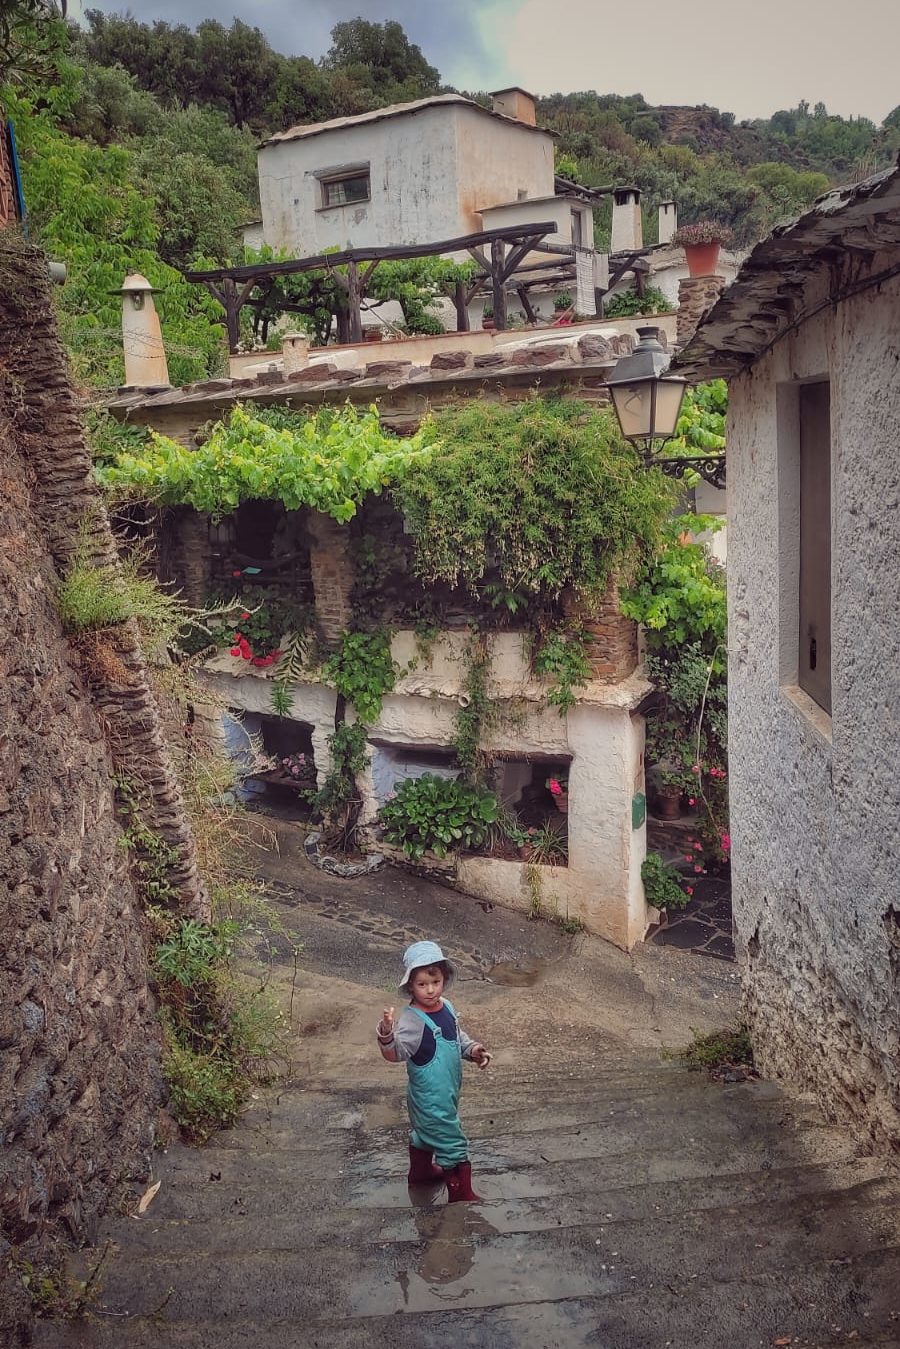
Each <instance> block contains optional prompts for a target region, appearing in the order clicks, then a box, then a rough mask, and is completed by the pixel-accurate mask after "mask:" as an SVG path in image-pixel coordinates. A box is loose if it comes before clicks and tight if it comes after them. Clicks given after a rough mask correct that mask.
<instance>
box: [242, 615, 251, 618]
mask: <svg viewBox="0 0 900 1349" xmlns="http://www.w3.org/2000/svg"><path fill="white" fill-rule="evenodd" d="M249 617H250V615H249V614H241V618H249Z"/></svg>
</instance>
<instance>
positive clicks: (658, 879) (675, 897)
mask: <svg viewBox="0 0 900 1349" xmlns="http://www.w3.org/2000/svg"><path fill="white" fill-rule="evenodd" d="M641 880H642V881H643V882H644V897H645V899H646V900H647V903H648V904H652V905H653V907H654V909H659V911H660V913H661V914H662V915H663V918H665V915H666V914H667V913H668V911H669V909H683V908H684V907H685V906H686V905H687V904H688V903H690V898H691V895H692V893H693V888H692V887H691V886H690V885H684V884H683V882H682V878H681V876H680V875H679V873H678V869H677V867H674V866H673V865H672V863H671V862H667V861H666V860H665V858H664V857H662V856H661V855H660V854H659V853H658V852H648V853H647V856H646V857H645V858H644V860H643V862H642V863H641Z"/></svg>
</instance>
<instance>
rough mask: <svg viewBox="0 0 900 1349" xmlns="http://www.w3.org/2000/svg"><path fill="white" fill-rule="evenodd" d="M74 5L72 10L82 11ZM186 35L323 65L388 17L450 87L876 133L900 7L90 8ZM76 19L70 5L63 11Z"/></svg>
mask: <svg viewBox="0 0 900 1349" xmlns="http://www.w3.org/2000/svg"><path fill="white" fill-rule="evenodd" d="M80 2H81V3H83V0H80ZM90 5H94V6H95V7H96V8H99V9H102V10H105V11H107V12H108V13H116V12H121V11H123V10H125V9H126V8H127V10H128V12H130V13H131V14H133V15H134V16H135V17H136V18H138V19H143V20H152V19H165V20H167V21H168V22H170V23H187V24H189V25H191V26H194V25H196V24H197V23H199V22H200V21H201V20H202V19H205V18H217V19H219V20H220V21H221V22H222V23H225V24H229V23H230V22H231V20H232V18H235V17H237V18H240V19H243V20H244V22H246V23H250V24H253V25H254V26H255V27H258V28H261V29H262V31H263V32H264V33H265V34H266V36H267V37H268V39H269V41H270V42H271V44H272V46H273V47H274V48H275V49H276V50H277V51H281V52H284V53H285V54H286V55H305V56H312V57H319V56H321V55H322V54H323V53H324V52H325V50H326V49H327V47H328V42H329V37H328V35H329V32H330V30H331V28H332V26H333V25H334V24H335V23H337V22H339V21H340V20H342V19H352V18H356V17H357V16H361V17H363V18H366V19H370V20H373V21H377V22H383V21H384V20H385V19H396V20H397V21H398V22H400V23H401V24H402V25H403V27H404V28H405V29H406V32H407V34H408V35H409V37H410V39H411V40H412V41H414V42H417V43H418V44H419V46H420V47H421V48H422V50H423V52H424V54H425V56H426V58H427V59H428V60H429V61H430V62H431V64H432V65H435V66H437V67H438V69H439V70H440V72H441V74H442V76H443V78H444V80H445V81H447V83H449V84H453V85H455V86H456V87H457V88H460V89H469V90H474V89H496V88H499V87H501V86H502V85H504V84H520V85H523V86H524V87H525V88H526V89H529V90H531V91H532V92H533V93H536V94H550V93H556V92H562V93H570V92H572V91H575V90H582V89H594V90H597V91H598V92H599V93H616V94H633V93H641V94H643V95H644V97H645V98H646V99H647V101H648V102H649V103H654V104H657V103H680V104H698V103H708V104H711V105H712V106H713V107H717V108H719V109H721V110H722V111H727V112H733V113H734V114H735V116H736V117H737V118H738V119H739V120H742V119H744V118H751V117H769V116H771V114H772V113H773V112H775V111H776V110H777V109H779V108H789V107H794V106H796V104H797V103H798V101H799V100H800V99H807V100H808V101H809V103H810V104H816V103H818V102H823V103H825V104H826V106H827V107H828V110H829V112H835V113H840V114H841V115H842V116H844V117H848V116H851V115H852V116H860V115H861V116H865V117H870V118H872V120H873V121H875V122H881V121H882V120H883V118H884V117H886V116H887V114H888V113H889V112H890V111H891V110H892V109H893V108H895V107H897V106H898V104H900V65H898V62H897V52H898V51H900V0H853V3H852V4H848V3H847V0H754V3H753V4H752V5H747V4H742V5H737V4H735V3H734V0H725V3H722V0H665V3H664V2H663V0H642V3H641V4H628V3H622V0H618V3H613V0H555V3H551V0H225V3H224V4H222V3H216V0H127V3H121V2H117V0H112V2H110V0H88V6H89V7H90ZM73 8H74V11H75V14H76V16H77V14H78V12H79V11H78V0H76V4H75V5H74V6H73Z"/></svg>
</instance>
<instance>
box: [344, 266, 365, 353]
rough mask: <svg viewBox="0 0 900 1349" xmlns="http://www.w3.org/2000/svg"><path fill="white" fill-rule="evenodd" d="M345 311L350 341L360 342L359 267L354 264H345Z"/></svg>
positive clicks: (360, 300) (360, 290) (360, 301)
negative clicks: (348, 322) (346, 312)
mask: <svg viewBox="0 0 900 1349" xmlns="http://www.w3.org/2000/svg"><path fill="white" fill-rule="evenodd" d="M347 309H348V311H349V315H350V341H351V342H361V341H362V340H363V334H362V289H361V287H360V284H359V267H358V266H357V264H356V263H355V262H348V263H347Z"/></svg>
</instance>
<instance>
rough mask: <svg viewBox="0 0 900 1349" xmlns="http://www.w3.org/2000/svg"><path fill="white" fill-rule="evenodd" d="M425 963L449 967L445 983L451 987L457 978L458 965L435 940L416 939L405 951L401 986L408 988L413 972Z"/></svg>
mask: <svg viewBox="0 0 900 1349" xmlns="http://www.w3.org/2000/svg"><path fill="white" fill-rule="evenodd" d="M423 965H444V966H446V969H447V981H446V983H445V985H444V987H445V988H449V987H450V985H451V984H452V983H453V980H454V979H455V978H456V967H455V966H454V965H453V964H452V963H451V961H449V960H448V959H447V957H446V956H445V955H444V953H443V951H442V950H441V948H440V947H439V946H438V944H437V942H435V941H416V942H413V944H412V946H407V948H406V950H405V951H404V952H403V978H402V979H401V980H400V983H399V985H398V987H399V988H406V986H407V984H408V983H409V978H410V975H411V974H414V973H415V971H416V970H420V969H421V968H422V966H423Z"/></svg>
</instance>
